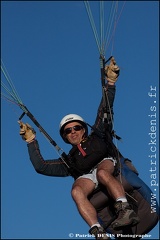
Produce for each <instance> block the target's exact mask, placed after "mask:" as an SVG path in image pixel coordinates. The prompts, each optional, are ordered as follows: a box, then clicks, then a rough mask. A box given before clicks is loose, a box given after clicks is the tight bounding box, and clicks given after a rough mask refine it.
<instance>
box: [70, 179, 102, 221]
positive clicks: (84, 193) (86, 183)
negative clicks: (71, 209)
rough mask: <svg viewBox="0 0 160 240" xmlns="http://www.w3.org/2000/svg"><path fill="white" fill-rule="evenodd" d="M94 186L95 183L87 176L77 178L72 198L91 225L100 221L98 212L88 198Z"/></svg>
mask: <svg viewBox="0 0 160 240" xmlns="http://www.w3.org/2000/svg"><path fill="white" fill-rule="evenodd" d="M94 188H95V184H94V183H93V182H92V181H91V180H90V179H86V178H80V179H77V180H76V181H75V183H74V185H73V187H72V198H73V200H74V201H75V203H76V205H77V208H78V211H79V213H80V214H81V216H82V217H83V219H84V220H85V221H86V222H87V223H88V225H89V226H92V225H93V224H95V223H96V222H98V219H97V212H96V210H95V208H94V207H93V205H92V204H91V203H90V202H89V200H88V198H87V197H88V195H89V194H90V193H91V192H92V191H93V190H94Z"/></svg>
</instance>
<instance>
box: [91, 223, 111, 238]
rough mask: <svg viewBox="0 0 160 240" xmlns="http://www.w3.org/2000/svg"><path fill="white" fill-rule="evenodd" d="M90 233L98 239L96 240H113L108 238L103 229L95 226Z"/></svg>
mask: <svg viewBox="0 0 160 240" xmlns="http://www.w3.org/2000/svg"><path fill="white" fill-rule="evenodd" d="M89 233H90V234H91V235H94V236H95V237H96V240H103V239H111V238H110V237H108V236H107V234H106V232H105V230H104V228H103V227H97V226H94V227H92V228H91V229H90V230H89Z"/></svg>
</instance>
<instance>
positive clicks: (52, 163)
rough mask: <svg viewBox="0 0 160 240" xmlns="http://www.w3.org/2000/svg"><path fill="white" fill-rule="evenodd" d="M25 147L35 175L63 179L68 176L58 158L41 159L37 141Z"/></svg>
mask: <svg viewBox="0 0 160 240" xmlns="http://www.w3.org/2000/svg"><path fill="white" fill-rule="evenodd" d="M27 146H28V153H29V156H30V160H31V162H32V164H33V167H34V169H35V170H36V172H37V173H40V174H43V175H47V176H56V177H65V176H69V175H70V174H69V172H68V170H67V168H66V166H65V165H64V163H63V162H62V161H61V159H60V158H59V159H55V160H44V159H43V157H42V155H41V152H40V149H39V144H38V141H37V140H34V141H32V142H30V143H29V144H27Z"/></svg>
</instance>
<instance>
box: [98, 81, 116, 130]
mask: <svg viewBox="0 0 160 240" xmlns="http://www.w3.org/2000/svg"><path fill="white" fill-rule="evenodd" d="M115 93H116V86H115V85H110V84H109V83H108V84H106V87H105V94H106V100H107V102H106V103H107V108H106V109H107V124H104V121H103V117H104V108H103V99H101V102H100V105H99V107H98V111H97V117H96V120H95V124H94V128H96V129H97V130H98V131H100V132H104V131H105V130H106V125H107V128H108V129H109V131H112V122H113V103H114V98H115Z"/></svg>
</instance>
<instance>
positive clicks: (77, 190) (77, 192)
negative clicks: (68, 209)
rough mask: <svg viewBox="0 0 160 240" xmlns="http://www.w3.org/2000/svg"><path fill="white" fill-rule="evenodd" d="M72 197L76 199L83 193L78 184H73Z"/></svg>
mask: <svg viewBox="0 0 160 240" xmlns="http://www.w3.org/2000/svg"><path fill="white" fill-rule="evenodd" d="M71 195H72V198H73V199H74V200H77V199H79V198H80V196H82V195H83V191H82V188H81V187H80V186H73V188H72V191H71Z"/></svg>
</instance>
